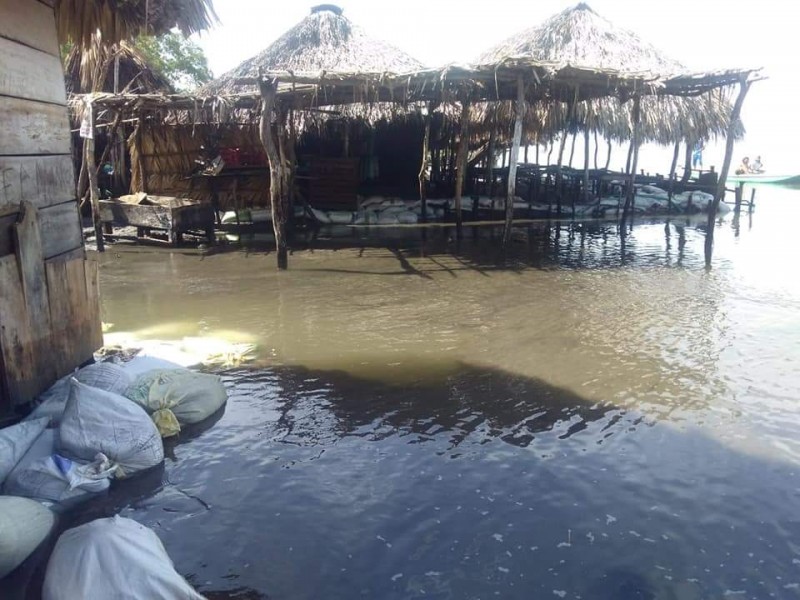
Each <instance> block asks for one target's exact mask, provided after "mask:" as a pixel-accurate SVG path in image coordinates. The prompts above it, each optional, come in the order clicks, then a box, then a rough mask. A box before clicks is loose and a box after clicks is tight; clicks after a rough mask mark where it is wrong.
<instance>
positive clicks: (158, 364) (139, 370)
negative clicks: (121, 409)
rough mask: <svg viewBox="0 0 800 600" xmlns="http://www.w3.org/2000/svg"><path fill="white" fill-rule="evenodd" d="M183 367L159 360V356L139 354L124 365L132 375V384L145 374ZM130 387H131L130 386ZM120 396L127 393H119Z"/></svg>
mask: <svg viewBox="0 0 800 600" xmlns="http://www.w3.org/2000/svg"><path fill="white" fill-rule="evenodd" d="M182 367H183V365H179V364H178V363H176V362H173V361H169V360H166V359H163V358H159V357H157V356H147V355H143V354H138V355H136V356H134V357H133V358H132V359H131V360H129V361H128V362H126V363H124V364H123V365H122V368H123V369H125V371H126V372H127V373H128V375H130V377H131V384H132V383H133V381H135V380H136V378H137V377H138V376H139V375H143V374H145V373H149V372H150V371H159V370H164V369H180V368H182ZM128 387H130V385H129V386H128ZM117 393H118V394H120V395H123V396H124V395H125V391H124V390H123V391H122V392H117Z"/></svg>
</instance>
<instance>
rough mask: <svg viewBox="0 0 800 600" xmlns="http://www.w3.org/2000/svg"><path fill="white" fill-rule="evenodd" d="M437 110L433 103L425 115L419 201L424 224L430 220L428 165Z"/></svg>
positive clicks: (419, 177)
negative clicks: (433, 116)
mask: <svg viewBox="0 0 800 600" xmlns="http://www.w3.org/2000/svg"><path fill="white" fill-rule="evenodd" d="M434 108H436V106H435V105H434V103H433V102H429V103H428V114H427V115H425V133H424V134H423V136H422V164H421V165H420V168H419V176H418V179H419V199H420V203H421V204H420V208H421V210H422V222H423V223H425V222H427V220H428V165H430V157H429V156H428V155H429V153H430V145H431V115H432V114H433V110H434Z"/></svg>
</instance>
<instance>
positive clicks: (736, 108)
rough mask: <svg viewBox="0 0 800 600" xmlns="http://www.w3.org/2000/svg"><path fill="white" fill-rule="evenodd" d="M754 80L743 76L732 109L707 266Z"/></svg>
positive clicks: (711, 221) (711, 217)
mask: <svg viewBox="0 0 800 600" xmlns="http://www.w3.org/2000/svg"><path fill="white" fill-rule="evenodd" d="M751 83H752V82H750V81H748V80H747V78H746V77H742V79H741V80H740V81H739V95H738V97H737V98H736V102H735V103H734V105H733V109H732V110H731V118H730V120H729V121H728V135H727V138H726V140H725V158H724V159H723V161H722V169H721V170H720V172H719V181H718V182H717V193H716V194H714V201H713V202H712V203H711V206H710V207H709V208H708V221H707V224H706V244H705V255H706V266H707V267H710V266H711V256H712V254H713V251H714V221H715V220H716V218H717V211H718V210H719V203H720V202H722V199H723V198H724V197H725V184H726V182H727V179H728V172H729V171H730V168H731V159H732V157H733V145H734V142H735V141H736V128H737V126H738V125H739V118H740V116H741V114H742V106H744V99H745V98H746V97H747V92H748V91H749V90H750V85H751Z"/></svg>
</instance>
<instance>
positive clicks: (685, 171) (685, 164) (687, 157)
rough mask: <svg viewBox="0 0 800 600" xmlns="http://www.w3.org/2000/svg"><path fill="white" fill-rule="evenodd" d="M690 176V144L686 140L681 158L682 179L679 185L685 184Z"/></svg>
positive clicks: (687, 139)
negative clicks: (684, 150)
mask: <svg viewBox="0 0 800 600" xmlns="http://www.w3.org/2000/svg"><path fill="white" fill-rule="evenodd" d="M691 176H692V143H691V141H690V140H689V138H686V154H685V155H684V157H683V177H681V183H686V182H687V181H689V179H690V178H691Z"/></svg>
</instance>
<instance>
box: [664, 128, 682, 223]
mask: <svg viewBox="0 0 800 600" xmlns="http://www.w3.org/2000/svg"><path fill="white" fill-rule="evenodd" d="M680 152H681V143H680V141H677V142H675V152H673V153H672V165H671V166H670V169H669V194H668V195H667V212H669V213H671V212H672V195H673V194H674V193H675V170H676V169H677V168H678V156H679V155H680Z"/></svg>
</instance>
